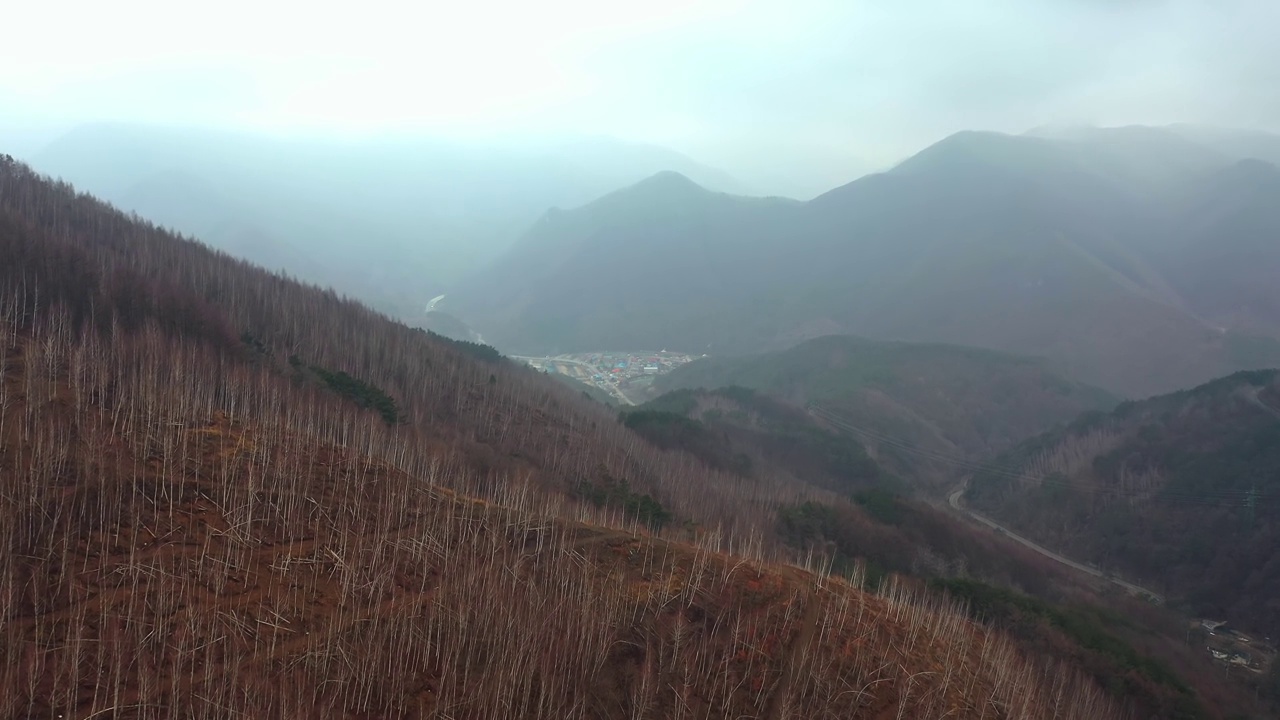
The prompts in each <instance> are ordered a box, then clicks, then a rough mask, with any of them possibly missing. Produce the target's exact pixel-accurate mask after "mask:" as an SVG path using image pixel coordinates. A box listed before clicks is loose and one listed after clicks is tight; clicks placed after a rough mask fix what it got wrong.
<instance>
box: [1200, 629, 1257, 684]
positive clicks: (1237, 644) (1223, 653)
mask: <svg viewBox="0 0 1280 720" xmlns="http://www.w3.org/2000/svg"><path fill="white" fill-rule="evenodd" d="M1199 624H1200V629H1202V630H1204V631H1205V632H1207V633H1208V634H1209V638H1210V639H1209V645H1208V646H1207V649H1208V651H1209V654H1210V655H1212V656H1213V659H1214V660H1217V661H1218V662H1221V663H1223V664H1225V665H1237V666H1240V667H1243V668H1248V669H1249V670H1252V671H1253V672H1255V673H1261V672H1263V670H1264V669H1265V668H1266V667H1267V666H1268V665H1269V664H1270V663H1272V662H1274V661H1275V659H1274V655H1275V651H1274V649H1272V648H1271V647H1270V646H1269V645H1267V644H1266V643H1264V642H1258V641H1256V640H1254V639H1253V638H1250V637H1249V636H1247V635H1244V634H1243V633H1240V632H1239V631H1237V630H1235V629H1233V628H1232V627H1230V626H1229V625H1228V624H1227V622H1226V621H1225V620H1208V619H1205V620H1200V621H1199Z"/></svg>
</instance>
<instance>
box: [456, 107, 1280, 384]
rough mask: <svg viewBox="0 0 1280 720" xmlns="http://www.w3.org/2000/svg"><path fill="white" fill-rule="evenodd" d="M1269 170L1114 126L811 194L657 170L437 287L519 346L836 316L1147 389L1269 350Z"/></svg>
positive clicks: (693, 343) (970, 150) (721, 347)
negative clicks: (452, 290) (468, 275)
mask: <svg viewBox="0 0 1280 720" xmlns="http://www.w3.org/2000/svg"><path fill="white" fill-rule="evenodd" d="M1225 134H1226V135H1227V136H1228V137H1230V134H1229V133H1225ZM1254 144H1260V143H1254ZM1233 147H1234V146H1233ZM1276 172H1277V170H1276V168H1275V166H1274V165H1272V164H1271V163H1269V162H1267V161H1266V160H1265V159H1259V158H1250V159H1242V158H1241V157H1240V156H1239V152H1238V151H1237V152H1229V151H1227V150H1226V149H1224V147H1223V144H1221V143H1205V142H1202V141H1200V140H1197V139H1192V138H1191V137H1189V134H1187V133H1184V132H1181V131H1176V130H1171V129H1166V128H1144V127H1128V128H1116V129H1092V130H1088V131H1087V132H1085V131H1075V132H1069V133H1066V134H1065V135H1064V136H1062V137H1045V136H1043V135H1042V134H1029V135H1024V136H1011V135H1003V134H999V133H990V132H964V133H959V134H956V135H953V136H951V137H948V138H946V139H945V140H942V141H941V142H939V143H937V144H935V145H933V146H931V147H929V148H927V149H925V150H923V151H922V152H920V153H918V154H917V155H915V156H913V157H911V158H909V159H908V160H906V161H904V162H902V163H901V164H899V165H898V166H897V167H895V168H894V169H892V170H890V171H888V172H885V173H881V174H876V175H870V176H867V177H864V178H862V179H859V180H856V181H854V182H852V183H849V184H847V185H845V186H842V187H839V188H836V189H834V190H832V191H830V192H828V193H826V194H824V195H822V196H820V197H818V198H815V199H814V200H812V201H809V202H805V203H800V202H794V201H786V200H775V199H760V198H745V197H737V196H732V195H725V194H722V193H717V192H712V191H710V190H708V189H705V188H703V187H700V186H699V185H697V184H696V183H695V182H693V181H691V180H690V179H688V178H682V177H679V176H675V175H672V174H662V175H658V176H655V177H652V178H650V179H648V180H646V181H644V182H642V183H639V184H637V185H634V186H632V187H630V188H627V189H624V190H621V191H618V192H615V193H613V194H611V195H609V196H606V197H604V198H601V199H600V200H597V201H595V202H593V203H590V204H587V205H585V206H583V207H580V208H578V209H575V210H569V211H554V212H551V213H548V214H547V215H545V216H544V217H543V218H542V219H541V220H540V221H539V222H538V223H537V224H535V225H534V226H533V227H532V228H531V229H530V230H529V231H528V232H527V233H526V234H525V236H524V237H523V238H522V239H521V240H520V242H519V243H517V244H516V245H515V246H514V247H513V248H512V249H511V250H510V251H508V253H507V254H506V255H505V256H504V257H503V258H501V259H499V260H498V261H497V262H495V263H494V264H493V265H492V266H491V267H490V268H489V269H488V270H487V271H486V272H484V273H481V274H480V275H478V276H476V277H475V278H473V279H472V280H471V281H470V282H468V283H466V284H465V286H464V287H463V288H462V289H461V290H460V292H459V293H458V295H457V296H456V297H454V298H452V299H451V302H452V303H453V304H452V305H451V307H452V309H453V312H455V313H457V314H458V315H459V316H460V317H462V318H463V319H464V320H466V321H467V322H469V323H471V324H472V325H474V326H475V327H477V328H478V329H480V330H481V331H482V332H483V333H484V334H485V337H486V338H487V339H489V340H490V341H492V342H495V343H497V344H499V345H500V346H501V347H504V348H509V349H512V350H520V351H525V352H531V353H532V352H567V351H574V350H584V349H592V348H600V347H670V348H679V349H682V350H686V351H690V352H699V353H703V352H706V353H715V354H724V353H729V354H734V353H743V352H756V351H763V350H771V349H781V348H783V347H786V346H789V345H791V344H794V343H795V342H797V341H800V340H803V339H805V338H806V337H813V336H817V335H824V334H831V333H836V332H843V333H852V334H858V335H862V336H866V337H869V338H874V339H885V340H906V341H926V342H944V343H953V344H961V345H972V346H978V347H985V348H991V349H995V350H1000V351H1006V352H1014V353H1019V354H1026V355H1035V356H1041V357H1044V358H1047V359H1049V360H1050V362H1051V363H1052V365H1053V366H1054V367H1056V368H1057V369H1058V370H1060V371H1062V372H1065V373H1066V374H1068V375H1069V376H1072V377H1074V378H1078V379H1079V380H1082V381H1085V382H1089V383H1092V384H1096V385H1099V386H1101V387H1104V388H1106V389H1108V390H1110V391H1112V392H1117V393H1120V394H1123V395H1130V396H1140V395H1147V394H1151V393H1156V392H1161V391H1167V390H1171V389H1175V388H1179V387H1186V386H1189V385H1193V384H1195V383H1198V382H1202V381H1204V380H1207V379H1209V378H1212V377H1214V376H1217V375H1221V374H1225V373H1227V372H1230V371H1233V370H1238V369H1247V368H1252V367H1262V366H1267V365H1272V364H1280V341H1277V338H1278V337H1280V307H1278V306H1277V305H1276V302H1277V294H1278V293H1277V291H1276V288H1280V282H1271V280H1272V279H1280V243H1276V242H1274V241H1273V239H1274V238H1276V230H1277V228H1280V187H1278V186H1277V184H1276V183H1275V182H1274V178H1275V177H1276ZM1224 240H1225V241H1227V242H1228V247H1229V248H1230V249H1229V250H1228V251H1227V252H1220V251H1218V250H1217V249H1214V248H1218V247H1219V246H1218V243H1219V242H1221V241H1224ZM1210 249H1214V250H1212V252H1210ZM1206 252H1209V253H1210V255H1211V257H1206V255H1205V253H1206Z"/></svg>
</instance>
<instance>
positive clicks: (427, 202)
mask: <svg viewBox="0 0 1280 720" xmlns="http://www.w3.org/2000/svg"><path fill="white" fill-rule="evenodd" d="M30 162H31V164H32V166H33V167H35V168H36V169H37V170H39V171H40V172H43V173H46V174H49V175H52V176H54V177H60V178H62V179H64V180H66V181H68V182H71V183H73V184H75V185H76V186H77V187H78V188H80V189H81V190H83V191H86V192H90V193H93V194H94V195H96V196H98V197H100V198H102V199H104V200H106V201H108V202H111V203H112V204H114V205H116V206H117V207H119V208H120V209H122V210H124V211H126V212H136V213H138V214H139V215H141V216H143V217H145V218H147V219H148V220H151V221H153V222H156V223H158V224H160V225H163V226H166V227H171V228H173V229H175V230H177V231H178V232H181V233H184V234H186V235H189V236H193V237H196V238H198V239H200V240H202V241H204V242H206V243H208V244H209V245H211V246H213V247H215V248H218V249H221V250H225V251H227V252H229V253H231V254H233V255H236V256H238V257H243V258H245V259H248V260H250V261H252V262H255V263H258V264H261V265H264V266H266V267H269V268H273V269H284V270H286V271H288V272H289V273H290V274H292V275H295V276H298V277H300V278H302V279H305V280H308V281H311V282H315V283H320V284H323V285H332V286H333V287H335V288H337V289H339V290H341V291H344V292H347V293H350V294H352V295H355V296H358V297H361V298H363V299H365V300H367V301H369V302H371V303H373V304H375V305H376V306H377V307H379V308H380V309H383V310H385V311H387V312H389V313H391V314H394V315H401V316H411V315H413V314H414V313H416V312H420V310H421V307H422V305H424V304H425V303H426V301H427V300H428V299H429V298H431V297H433V296H434V295H435V294H437V293H439V292H442V291H443V290H444V289H447V288H448V287H449V286H450V285H451V284H453V283H455V282H456V281H457V280H458V279H459V278H461V277H463V276H465V275H467V274H468V273H470V272H472V271H474V270H475V269H477V268H478V267H480V266H481V265H483V264H484V263H486V262H487V261H489V260H490V259H492V258H493V257H495V256H496V255H497V254H499V253H500V252H501V251H502V250H504V249H505V248H506V247H507V246H508V245H510V244H511V243H512V242H513V241H514V240H515V239H516V238H517V237H519V235H520V233H522V232H523V231H524V230H525V229H526V228H527V227H528V226H529V225H530V224H532V223H533V222H534V221H535V220H536V219H537V218H538V217H539V216H540V215H541V214H542V213H544V212H546V211H547V209H548V208H552V207H557V206H563V207H572V206H575V205H581V204H583V203H586V202H589V201H591V200H593V199H595V198H597V197H599V196H601V195H604V194H606V193H608V192H611V191H613V190H615V189H617V188H618V187H620V186H624V185H628V184H630V183H633V182H636V181H638V180H641V179H643V178H645V177H647V176H649V175H652V174H654V173H657V172H660V171H665V170H670V171H678V172H680V173H683V174H685V175H688V176H689V177H692V178H695V179H696V180H697V181H698V182H699V183H702V184H705V185H707V186H709V187H717V188H723V189H726V190H733V189H738V188H739V186H738V184H737V183H736V182H735V181H734V180H733V179H732V178H730V177H729V176H727V175H726V174H724V173H722V172H720V171H718V170H714V169H712V168H708V167H705V166H702V165H700V164H698V163H697V162H695V161H693V160H691V159H690V158H688V157H686V156H684V155H682V154H680V153H678V152H675V151H672V150H669V149H666V148H663V147H658V146H655V145H646V144H641V143H629V142H623V141H619V140H614V139H611V138H607V137H594V136H579V135H567V134H561V135H556V136H542V137H536V136H528V137H509V138H490V139H487V140H485V141H480V140H473V141H457V140H444V139H439V138H431V137H423V136H409V137H403V138H398V137H394V136H391V137H381V136H379V137H376V138H371V139H367V140H333V139H329V140H325V139H306V138H301V139H299V138H295V137H292V136H269V135H260V134H247V133H235V132H227V131H213V130H197V129H180V128H163V127H151V126H146V125H132V124H122V123H98V124H91V125H85V126H81V127H78V128H75V129H73V130H72V131H70V132H68V133H66V134H65V135H63V136H61V137H59V138H57V139H56V140H54V141H53V142H51V143H50V144H48V145H47V146H45V147H44V148H43V149H42V150H40V151H38V152H35V153H34V154H33V155H32V157H31V158H30Z"/></svg>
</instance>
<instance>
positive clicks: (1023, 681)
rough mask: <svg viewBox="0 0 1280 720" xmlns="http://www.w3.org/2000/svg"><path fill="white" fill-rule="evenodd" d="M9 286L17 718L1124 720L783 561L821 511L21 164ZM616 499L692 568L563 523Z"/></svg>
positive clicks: (2, 616) (1036, 665) (5, 466)
mask: <svg viewBox="0 0 1280 720" xmlns="http://www.w3.org/2000/svg"><path fill="white" fill-rule="evenodd" d="M0 258H3V259H4V262H3V263H2V264H0V717H28V716H36V717H48V716H53V717H56V716H59V715H61V716H64V717H77V718H106V717H116V718H124V717H171V716H175V715H177V716H185V717H230V716H244V715H249V716H254V717H353V718H354V717H439V718H510V717H528V718H534V717H546V718H574V717H582V718H587V717H592V718H595V717H601V718H603V717H628V718H656V717H689V718H719V717H759V718H784V717H792V718H802V717H803V718H823V717H831V718H835V717H841V718H847V717H867V718H907V717H910V718H929V717H936V718H941V717H989V718H1042V717H1064V718H1066V717H1081V718H1085V717H1088V718H1105V717H1108V716H1111V715H1112V713H1113V711H1112V710H1111V708H1110V707H1109V705H1108V703H1107V702H1105V701H1103V700H1102V699H1100V697H1101V696H1100V695H1099V693H1098V691H1097V690H1096V688H1095V686H1093V685H1092V684H1091V683H1082V682H1079V681H1077V680H1076V674H1075V673H1074V671H1072V670H1070V669H1069V668H1059V667H1056V666H1047V665H1045V664H1043V663H1041V662H1039V661H1035V662H1032V661H1028V660H1027V659H1026V658H1025V657H1024V656H1023V655H1022V654H1021V653H1020V652H1019V651H1018V650H1016V649H1015V648H1014V646H1012V645H1011V644H1010V643H1009V642H1008V641H1007V640H1006V639H1005V638H1004V637H1003V636H1002V635H1000V634H999V633H996V632H993V631H990V630H988V629H985V628H983V627H981V626H979V625H975V624H973V623H972V622H971V621H969V620H968V619H967V616H966V615H965V613H963V612H962V611H961V609H959V608H958V607H955V606H953V605H951V604H949V603H947V602H943V601H940V600H938V599H937V598H936V596H930V595H926V594H924V593H923V591H921V590H919V589H916V590H912V589H910V588H909V587H908V586H906V585H904V584H902V583H898V582H896V581H895V582H890V583H888V584H886V585H885V586H884V588H883V591H882V592H881V593H879V594H871V593H867V592H863V591H862V590H860V589H859V588H858V587H856V586H855V584H851V583H850V582H848V581H846V580H842V579H837V578H833V577H829V576H826V575H825V574H823V573H821V572H816V573H815V572H807V571H800V570H797V569H795V568H791V567H786V566H782V565H770V564H767V563H765V562H763V561H762V560H761V559H760V558H761V557H762V556H763V555H764V552H765V550H767V549H770V548H774V547H775V541H774V539H773V538H772V537H770V536H768V535H767V534H762V533H764V531H763V530H762V529H763V528H769V527H771V526H772V520H773V517H774V513H775V511H776V508H777V507H779V506H780V505H782V504H784V503H794V502H799V501H802V500H805V499H812V498H827V499H832V500H833V501H834V499H833V498H830V497H829V496H828V495H826V494H825V493H823V492H822V491H819V490H814V489H811V488H795V487H788V486H782V485H779V484H778V483H775V482H773V481H772V480H771V479H770V478H756V479H751V480H746V479H744V478H741V477H738V476H731V475H727V474H721V473H716V472H711V471H709V470H707V469H706V468H705V467H704V466H703V465H702V464H701V463H699V462H698V461H696V460H695V459H693V458H691V457H689V456H686V455H682V454H680V453H675V452H662V451H658V450H655V449H653V448H652V447H650V446H649V445H647V444H645V443H644V442H643V441H641V440H640V439H639V438H638V437H637V436H635V435H634V434H632V433H630V432H629V431H627V430H626V429H625V428H624V427H622V426H620V425H619V424H618V423H617V422H615V421H614V420H613V418H612V416H611V414H610V413H609V411H607V410H606V409H604V408H599V407H598V406H595V405H594V404H592V403H590V402H586V401H580V400H578V399H575V397H574V393H572V392H571V391H568V390H565V389H562V388H560V387H558V386H556V385H555V384H553V383H550V382H548V381H544V380H540V379H538V378H536V376H535V375H533V374H532V373H529V372H527V371H524V370H521V369H519V368H516V367H513V366H510V365H508V364H506V363H503V362H497V363H493V362H483V361H477V360H475V359H473V358H471V357H469V356H467V355H466V354H464V352H462V351H460V350H458V349H456V348H454V347H452V346H450V345H448V344H446V343H443V342H442V341H440V340H438V339H435V338H432V337H430V336H428V335H426V334H424V333H421V332H417V331H414V330H411V329H409V328H405V327H403V326H399V325H396V324H394V323H391V322H389V321H387V320H386V319H385V318H382V317H380V316H378V315H376V314H373V313H371V312H369V311H368V310H366V309H364V308H363V307H361V306H359V305H358V304H356V303H354V302H351V301H348V300H345V299H342V298H339V297H337V296H336V295H334V294H333V293H326V292H322V291H320V290H317V289H315V288H309V287H306V286H303V285H300V284H297V283H294V282H291V281H289V280H287V279H284V278H280V277H276V276H272V275H269V274H267V273H264V272H262V271H260V270H257V269H254V268H251V267H249V266H247V265H245V264H243V263H239V262H236V261H234V260H232V259H230V258H228V257H226V256H223V255H218V254H215V253H212V252H210V251H209V250H207V249H206V248H204V247H202V246H199V245H198V244H195V243H190V242H183V241H179V240H177V239H175V238H173V237H171V236H169V235H167V234H165V233H163V232H161V231H159V230H157V229H155V228H153V227H150V226H147V225H146V224H144V223H140V222H138V221H136V220H133V219H129V218H126V217H124V216H121V215H119V214H117V213H115V212H113V211H110V210H109V209H107V208H104V207H102V206H101V205H99V204H97V203H96V202H95V201H93V200H91V199H89V198H86V197H77V196H75V195H74V194H73V193H71V191H70V189H69V188H67V187H65V186H56V185H52V184H50V183H48V182H46V181H44V180H42V179H41V178H38V177H35V176H34V175H32V174H31V173H30V172H29V171H27V170H26V169H25V168H23V167H22V166H20V165H17V164H15V163H12V162H10V161H0ZM294 358H296V361H292V362H291V359H294ZM303 367H306V368H312V369H314V368H321V369H325V372H326V373H332V374H333V375H334V376H335V377H336V376H338V375H337V374H338V373H346V377H347V378H348V379H349V380H350V382H347V381H343V383H341V384H339V385H334V384H332V383H323V382H318V381H317V380H316V378H315V377H313V375H314V373H311V372H304V371H303V370H301V369H300V368H303ZM342 388H348V389H350V388H355V391H356V392H359V393H365V391H366V390H367V391H368V394H373V395H376V393H373V391H372V389H377V392H378V393H382V394H384V395H385V396H386V397H389V398H392V399H393V400H394V403H395V406H396V408H397V412H396V414H395V418H396V422H393V423H392V422H388V421H387V420H388V417H389V416H387V415H384V414H383V413H380V412H379V411H378V410H377V409H376V408H371V407H363V406H362V403H361V402H356V401H355V399H357V398H354V397H353V396H352V395H351V394H350V393H348V394H346V395H344V394H343V392H340V391H339V390H341V389H342ZM377 397H381V395H377ZM600 475H607V476H608V477H611V478H625V479H627V480H629V481H630V483H631V484H632V485H633V486H634V487H636V488H637V489H639V490H642V491H643V492H645V493H649V494H652V496H653V497H654V498H656V499H657V501H658V502H661V503H662V504H663V505H664V506H665V507H667V508H669V509H670V511H671V512H672V514H673V515H674V517H675V518H676V519H677V520H679V522H678V523H676V524H675V525H676V526H675V527H673V528H671V529H669V530H667V531H665V532H666V533H667V534H669V535H670V536H671V538H672V539H683V540H695V541H696V542H695V543H693V544H688V543H686V544H681V543H677V542H673V541H672V540H668V539H659V538H654V537H652V536H650V535H648V534H646V533H643V532H640V530H639V528H640V525H639V523H638V522H637V521H636V519H635V518H634V517H630V516H628V515H627V514H626V513H625V512H624V508H619V507H611V506H608V505H606V506H604V507H603V508H594V507H589V506H581V505H578V504H576V503H574V502H572V501H571V500H569V499H568V498H567V496H566V495H564V494H563V493H562V492H560V491H561V490H565V489H567V488H569V487H572V486H573V484H574V483H577V482H581V481H582V480H584V479H596V478H597V477H599V476H600ZM459 491H461V492H459ZM481 498H482V499H481ZM611 528H612V529H611Z"/></svg>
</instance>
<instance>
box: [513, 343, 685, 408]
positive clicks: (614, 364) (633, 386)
mask: <svg viewBox="0 0 1280 720" xmlns="http://www.w3.org/2000/svg"><path fill="white" fill-rule="evenodd" d="M697 357H700V356H694V355H688V354H686V353H677V352H668V351H666V350H658V351H646V352H587V353H566V354H564V355H556V356H554V357H543V358H534V357H526V358H522V359H523V360H525V362H528V363H529V364H530V365H532V366H533V367H535V368H538V369H539V370H545V371H547V372H554V373H560V374H561V375H567V376H569V377H571V378H574V379H575V380H579V381H581V382H584V383H587V384H588V385H594V386H596V387H598V388H600V389H601V390H604V391H605V392H608V393H609V394H611V395H614V396H615V397H617V398H619V399H620V400H622V401H623V402H627V403H630V402H633V401H632V400H631V398H633V397H634V398H640V397H643V395H644V392H645V391H646V390H647V389H648V386H649V384H650V383H652V382H653V379H654V378H655V377H657V376H659V375H663V374H665V373H668V372H671V371H672V370H674V369H676V368H678V367H680V366H681V365H684V364H686V363H689V362H692V361H693V360H696V359H697ZM703 357H704V356H703Z"/></svg>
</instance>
